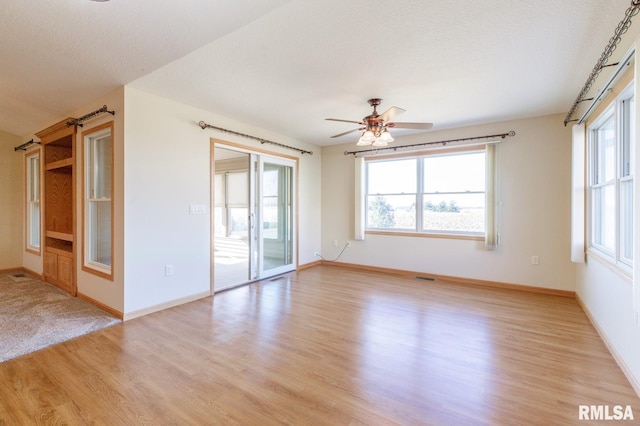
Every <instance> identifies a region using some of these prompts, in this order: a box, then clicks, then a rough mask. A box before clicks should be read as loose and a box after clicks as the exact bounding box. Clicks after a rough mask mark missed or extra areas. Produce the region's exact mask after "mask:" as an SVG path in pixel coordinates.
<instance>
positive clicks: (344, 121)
mask: <svg viewBox="0 0 640 426" xmlns="http://www.w3.org/2000/svg"><path fill="white" fill-rule="evenodd" d="M325 120H328V121H340V122H342V123H355V124H364V123H363V122H362V121H353V120H341V119H339V118H325Z"/></svg>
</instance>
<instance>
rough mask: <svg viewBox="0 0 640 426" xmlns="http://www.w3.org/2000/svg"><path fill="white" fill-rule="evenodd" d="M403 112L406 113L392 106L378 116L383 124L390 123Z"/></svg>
mask: <svg viewBox="0 0 640 426" xmlns="http://www.w3.org/2000/svg"><path fill="white" fill-rule="evenodd" d="M403 112H406V111H405V110H404V109H402V108H398V107H396V106H392V107H391V108H389V109H388V110H386V111H385V112H383V113H382V114H380V118H382V119H383V120H384V121H385V122H386V121H391V120H393V118H394V117H397V116H399V115H400V114H402V113H403Z"/></svg>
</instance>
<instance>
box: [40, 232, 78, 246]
mask: <svg viewBox="0 0 640 426" xmlns="http://www.w3.org/2000/svg"><path fill="white" fill-rule="evenodd" d="M45 236H47V237H49V238H55V239H57V240H63V241H69V242H70V243H72V242H73V234H67V233H66V232H56V231H45Z"/></svg>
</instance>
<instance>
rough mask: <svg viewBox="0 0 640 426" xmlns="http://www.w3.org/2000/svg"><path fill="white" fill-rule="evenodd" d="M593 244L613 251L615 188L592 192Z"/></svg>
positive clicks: (608, 187)
mask: <svg viewBox="0 0 640 426" xmlns="http://www.w3.org/2000/svg"><path fill="white" fill-rule="evenodd" d="M593 203H594V205H593V212H594V223H593V242H594V244H597V245H599V246H602V247H604V248H606V249H609V250H611V251H613V250H615V240H616V238H615V232H616V196H615V186H614V185H607V186H602V187H599V188H594V190H593Z"/></svg>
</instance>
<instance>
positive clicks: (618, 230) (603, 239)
mask: <svg viewBox="0 0 640 426" xmlns="http://www.w3.org/2000/svg"><path fill="white" fill-rule="evenodd" d="M634 117H635V100H634V98H633V91H632V86H631V87H629V88H627V89H625V90H624V91H623V92H622V93H621V94H620V95H619V96H618V97H617V98H616V99H615V101H614V102H613V103H612V105H611V106H610V107H609V108H607V110H605V112H604V113H602V115H601V116H600V117H598V118H597V119H596V120H595V121H594V123H593V124H592V125H591V126H590V127H589V150H588V156H589V158H588V161H589V177H588V179H589V180H588V182H589V191H588V196H589V246H590V248H592V249H595V250H597V252H598V253H599V254H602V255H604V256H605V258H608V259H610V260H611V261H612V262H613V263H615V264H617V265H619V266H621V267H622V268H623V269H630V268H631V266H632V260H633V222H632V220H633V175H632V164H631V161H632V159H631V158H632V141H633V140H634V138H635V126H634Z"/></svg>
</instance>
